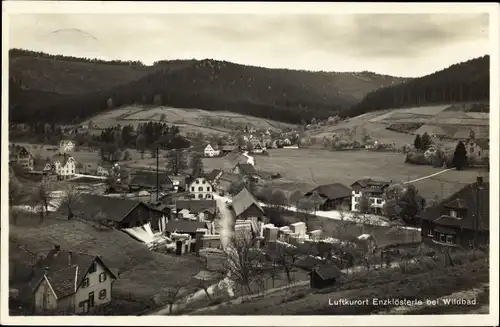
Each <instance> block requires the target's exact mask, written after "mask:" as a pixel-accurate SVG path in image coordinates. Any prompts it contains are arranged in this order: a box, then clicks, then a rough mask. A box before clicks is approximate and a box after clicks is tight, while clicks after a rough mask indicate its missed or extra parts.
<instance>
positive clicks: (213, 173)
mask: <svg viewBox="0 0 500 327" xmlns="http://www.w3.org/2000/svg"><path fill="white" fill-rule="evenodd" d="M220 173H222V170H220V169H214V170H212V171H211V172H210V173H208V174H206V175H205V177H206V178H207V179H208V180H209V181H211V182H213V181H214V180H215V179H216V178H217V176H219V174H220Z"/></svg>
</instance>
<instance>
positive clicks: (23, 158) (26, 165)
mask: <svg viewBox="0 0 500 327" xmlns="http://www.w3.org/2000/svg"><path fill="white" fill-rule="evenodd" d="M10 151H11V152H10V155H9V157H10V158H9V160H10V161H11V162H15V163H16V164H17V165H19V166H21V167H22V168H23V169H25V170H33V168H34V165H35V157H34V156H33V154H31V152H30V151H29V150H28V149H27V148H26V147H24V146H15V147H14V148H13V149H10Z"/></svg>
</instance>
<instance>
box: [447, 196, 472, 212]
mask: <svg viewBox="0 0 500 327" xmlns="http://www.w3.org/2000/svg"><path fill="white" fill-rule="evenodd" d="M444 206H445V207H446V208H450V209H467V204H466V203H465V201H464V200H462V199H460V198H456V199H453V200H452V201H450V202H448V203H446V204H445V205H444Z"/></svg>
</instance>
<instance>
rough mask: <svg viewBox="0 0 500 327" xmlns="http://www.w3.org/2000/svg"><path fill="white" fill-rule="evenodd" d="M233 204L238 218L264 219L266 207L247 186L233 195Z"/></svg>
mask: <svg viewBox="0 0 500 327" xmlns="http://www.w3.org/2000/svg"><path fill="white" fill-rule="evenodd" d="M232 206H233V211H234V214H235V217H236V219H243V220H247V219H255V220H262V219H263V217H264V209H262V207H261V205H260V204H259V201H257V199H256V198H255V197H254V196H253V195H252V193H250V191H248V190H247V189H246V187H244V188H243V189H242V190H241V191H240V192H239V193H238V194H236V195H235V196H234V197H233V202H232Z"/></svg>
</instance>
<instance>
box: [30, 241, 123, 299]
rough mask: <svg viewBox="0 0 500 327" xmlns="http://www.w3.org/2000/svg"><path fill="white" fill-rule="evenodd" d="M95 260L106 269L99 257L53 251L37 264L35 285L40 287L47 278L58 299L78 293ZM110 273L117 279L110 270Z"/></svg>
mask: <svg viewBox="0 0 500 327" xmlns="http://www.w3.org/2000/svg"><path fill="white" fill-rule="evenodd" d="M70 257H71V259H70ZM95 260H98V261H100V263H101V264H103V265H104V267H106V265H105V264H104V263H103V262H102V260H101V259H100V258H99V257H95V256H91V255H88V254H84V253H78V252H68V251H62V250H56V249H54V250H51V251H50V252H49V253H48V254H47V256H46V257H45V258H43V259H40V260H39V261H38V262H37V263H36V264H35V277H34V278H35V279H36V281H37V284H35V285H38V284H39V283H40V282H41V281H42V278H47V280H48V282H49V283H50V285H51V287H52V289H53V290H54V292H55V293H56V295H57V297H58V298H62V297H65V296H68V295H71V294H73V293H74V292H76V290H77V289H78V287H79V286H80V284H81V283H82V281H83V279H84V278H85V276H86V275H87V271H88V270H89V268H90V265H91V264H92V263H93V262H94V261H95ZM46 268H48V270H46ZM106 268H107V267H106ZM108 272H109V273H110V274H111V275H112V276H113V277H114V278H116V276H114V274H113V273H112V272H111V271H110V270H109V269H108Z"/></svg>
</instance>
